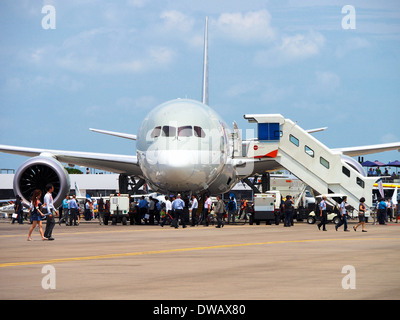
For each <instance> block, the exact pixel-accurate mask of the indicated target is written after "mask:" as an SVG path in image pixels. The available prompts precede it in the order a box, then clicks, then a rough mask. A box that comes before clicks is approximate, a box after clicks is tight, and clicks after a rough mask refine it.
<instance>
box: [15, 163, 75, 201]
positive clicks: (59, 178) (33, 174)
mask: <svg viewBox="0 0 400 320" xmlns="http://www.w3.org/2000/svg"><path fill="white" fill-rule="evenodd" d="M49 183H51V184H52V185H53V186H54V192H53V199H54V207H55V208H57V207H59V206H60V205H61V204H62V201H63V199H64V198H65V197H66V195H67V194H68V193H69V192H70V181H69V176H68V173H67V171H66V170H65V168H64V167H63V166H62V164H61V163H60V162H58V161H57V160H56V159H54V158H52V157H45V156H38V157H34V158H31V159H29V160H27V161H26V162H24V163H23V164H22V165H21V166H20V167H19V168H18V170H17V172H16V173H15V176H14V194H15V195H19V196H20V197H21V198H22V199H23V200H25V201H27V202H30V200H31V197H32V194H33V191H34V190H36V189H40V190H42V199H43V197H44V195H45V194H46V192H47V190H46V185H47V184H49Z"/></svg>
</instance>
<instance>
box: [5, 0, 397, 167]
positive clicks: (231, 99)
mask: <svg viewBox="0 0 400 320" xmlns="http://www.w3.org/2000/svg"><path fill="white" fill-rule="evenodd" d="M45 5H52V6H53V7H54V8H55V10H56V16H55V22H56V28H55V29H44V28H43V27H42V19H43V18H44V17H45V16H46V14H44V13H42V8H43V6H45ZM345 5H352V6H353V7H354V9H355V16H354V18H355V22H356V28H355V29H344V28H343V27H342V20H343V19H344V18H346V13H342V8H343V6H345ZM206 16H209V62H210V106H211V107H213V108H214V109H215V110H216V111H217V112H218V113H219V114H220V115H221V116H222V117H223V118H224V119H225V121H226V122H227V123H228V124H231V123H232V122H233V121H236V122H237V123H238V125H239V127H240V128H241V129H243V130H245V129H250V128H253V125H252V124H248V123H247V121H245V120H244V119H243V115H244V114H246V113H281V114H282V115H284V116H285V117H287V118H290V119H292V120H294V121H297V122H298V124H299V125H300V126H301V127H303V128H305V129H311V128H317V127H322V126H327V127H328V130H327V131H326V132H322V133H317V134H316V137H317V138H318V139H320V140H321V141H322V142H323V143H325V144H326V145H327V146H329V147H332V148H335V147H350V146H361V145H368V144H378V143H387V142H396V141H400V129H399V124H400V117H399V116H400V114H399V100H400V50H399V49H400V45H399V44H400V4H399V2H398V1H396V0H395V1H388V0H385V1H379V2H378V1H366V0H357V1H356V0H352V1H336V0H331V1H328V0H325V1H321V0H304V1H295V0H292V1H291V0H279V1H278V0H269V1H266V0H264V1H258V0H250V1H238V0H213V1H211V0H202V1H190V0H170V1H167V0H154V1H153V0H124V1H105V0H69V1H66V0H65V1H56V0H53V1H33V0H3V1H1V3H0V24H1V25H0V27H1V29H0V30H1V31H0V32H1V36H0V58H1V59H0V108H1V112H0V122H1V126H0V144H9V145H16V146H27V147H39V148H51V149H64V150H76V151H90V152H106V153H118V154H135V150H136V149H135V147H136V146H135V143H134V142H132V141H129V140H125V139H118V138H115V137H108V136H103V135H99V134H96V133H93V132H90V131H89V130H88V129H89V128H90V127H93V128H99V129H104V130H113V131H120V132H127V133H133V134H135V133H136V131H137V129H138V128H139V126H140V123H141V121H142V119H143V118H144V116H145V115H146V114H147V113H148V112H149V111H150V110H151V109H152V108H153V107H155V106H157V105H158V104H160V103H162V102H165V101H167V100H170V99H175V98H192V99H196V100H200V99H201V82H202V55H203V53H202V46H203V33H204V21H205V17H206ZM365 158H366V160H377V159H379V160H381V161H382V162H388V161H389V160H396V159H400V154H399V153H398V152H388V153H382V154H377V155H372V156H366V157H365ZM25 160H26V158H24V157H18V156H11V155H5V154H0V168H13V169H16V168H17V167H18V166H19V165H20V164H22V162H23V161H25Z"/></svg>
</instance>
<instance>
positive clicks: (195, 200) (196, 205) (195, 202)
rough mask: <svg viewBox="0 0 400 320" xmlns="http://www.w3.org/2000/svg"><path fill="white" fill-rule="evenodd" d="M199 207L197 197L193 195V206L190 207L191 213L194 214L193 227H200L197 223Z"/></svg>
mask: <svg viewBox="0 0 400 320" xmlns="http://www.w3.org/2000/svg"><path fill="white" fill-rule="evenodd" d="M198 207H199V203H198V201H197V199H196V196H195V195H192V206H191V207H190V212H191V213H192V227H194V226H195V225H198V224H199V222H198V221H197V208H198Z"/></svg>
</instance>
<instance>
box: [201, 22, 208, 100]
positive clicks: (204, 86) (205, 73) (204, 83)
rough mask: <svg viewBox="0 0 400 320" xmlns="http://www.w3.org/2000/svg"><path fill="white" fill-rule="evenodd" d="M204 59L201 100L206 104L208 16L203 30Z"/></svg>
mask: <svg viewBox="0 0 400 320" xmlns="http://www.w3.org/2000/svg"><path fill="white" fill-rule="evenodd" d="M203 58H204V60H203V92H202V97H203V98H202V102H203V103H204V104H205V105H208V17H206V26H205V30H204V57H203Z"/></svg>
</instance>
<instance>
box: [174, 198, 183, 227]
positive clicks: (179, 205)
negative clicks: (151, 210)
mask: <svg viewBox="0 0 400 320" xmlns="http://www.w3.org/2000/svg"><path fill="white" fill-rule="evenodd" d="M184 207H185V202H184V201H183V200H182V199H181V195H180V194H178V196H177V198H176V199H175V200H174V201H173V202H172V210H173V211H174V221H173V226H174V227H175V229H178V228H179V219H180V220H181V224H182V228H186V224H185V219H184V217H183V208H184Z"/></svg>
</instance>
